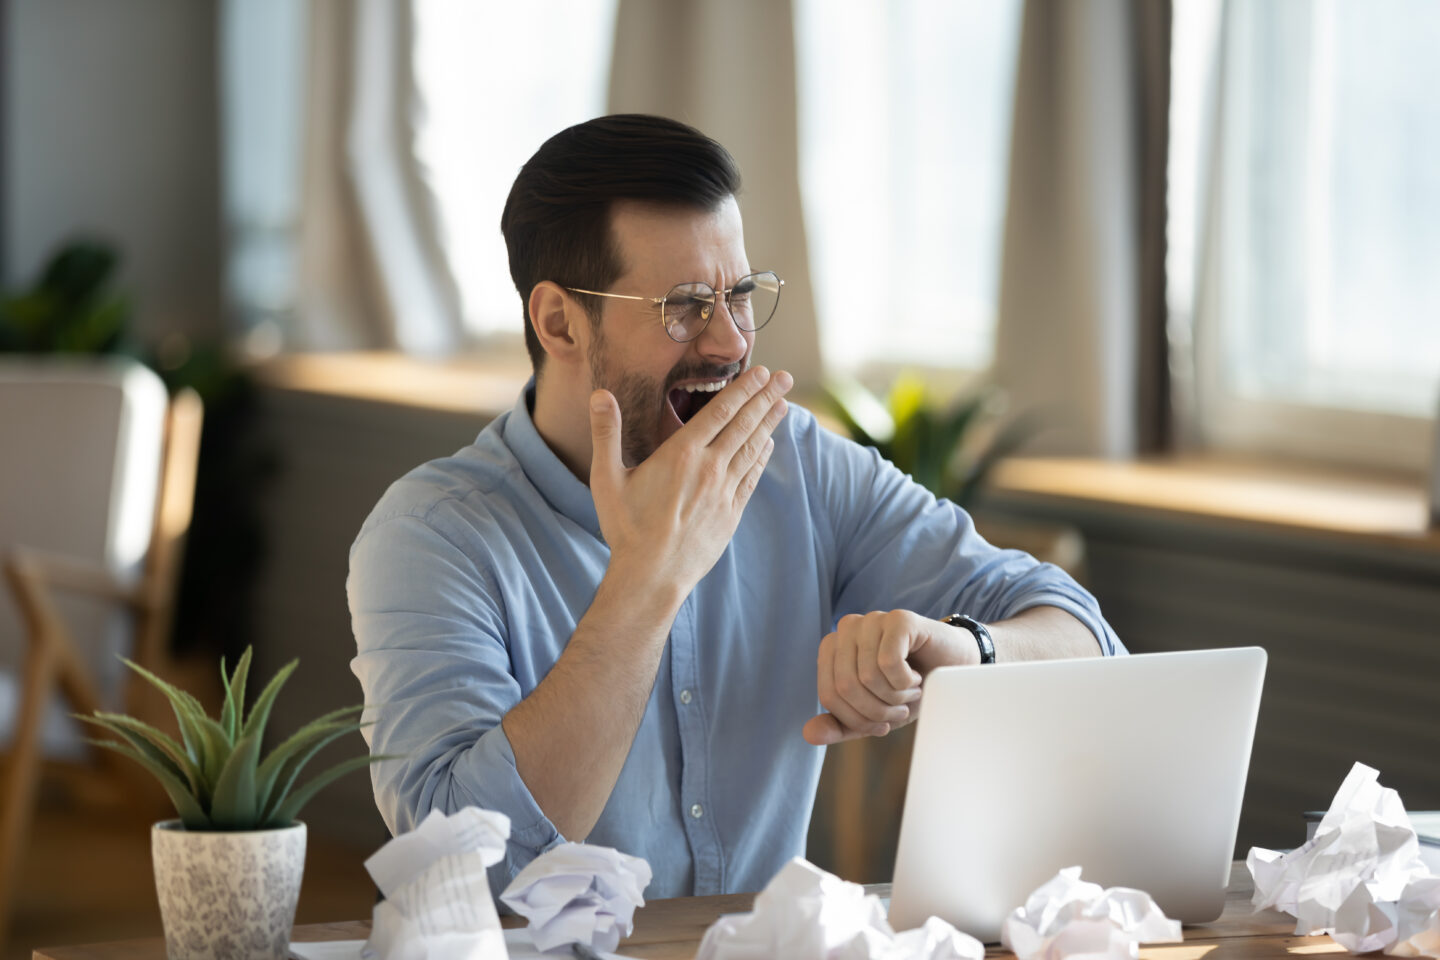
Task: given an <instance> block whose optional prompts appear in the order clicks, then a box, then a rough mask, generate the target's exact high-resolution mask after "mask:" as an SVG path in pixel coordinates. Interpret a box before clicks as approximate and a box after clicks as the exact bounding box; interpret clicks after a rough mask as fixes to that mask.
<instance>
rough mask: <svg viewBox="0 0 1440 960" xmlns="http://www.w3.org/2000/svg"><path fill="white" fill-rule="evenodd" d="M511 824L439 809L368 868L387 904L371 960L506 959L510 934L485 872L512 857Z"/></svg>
mask: <svg viewBox="0 0 1440 960" xmlns="http://www.w3.org/2000/svg"><path fill="white" fill-rule="evenodd" d="M509 836H510V819H509V818H508V817H506V816H505V815H504V814H503V813H496V812H495V811H493V810H481V809H479V808H478V807H466V808H464V809H462V810H459V811H456V812H455V813H454V814H452V815H450V816H446V815H445V814H443V813H441V812H440V811H439V810H432V811H431V812H430V815H429V816H427V817H426V818H425V819H424V820H423V821H421V823H420V825H419V826H417V827H416V828H415V829H414V830H412V831H410V832H409V833H404V834H401V835H400V836H398V837H395V838H394V839H393V840H391V841H390V842H389V843H387V844H385V846H383V847H381V848H380V849H379V850H378V851H376V852H375V853H374V854H373V855H372V856H371V857H370V858H369V859H368V860H366V861H365V868H366V869H367V870H368V871H369V872H370V876H371V877H372V878H373V879H374V880H375V885H376V886H377V887H379V888H380V891H381V892H382V893H383V894H384V895H385V899H384V900H382V901H381V902H380V903H377V904H376V905H375V911H374V914H373V919H372V921H371V926H370V939H369V940H368V941H367V942H366V944H365V946H364V948H363V949H362V950H361V954H360V955H361V956H362V957H364V958H366V960H505V958H506V957H507V956H508V954H507V951H506V948H505V934H504V931H503V930H501V929H500V918H499V916H498V915H497V914H496V912H495V902H494V899H493V898H492V896H491V893H490V881H489V879H488V877H487V876H486V868H487V867H489V866H490V865H492V864H495V863H498V862H499V861H500V859H501V857H503V856H504V855H505V843H506V841H507V840H508V838H509Z"/></svg>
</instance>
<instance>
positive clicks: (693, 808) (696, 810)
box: [690, 803, 705, 820]
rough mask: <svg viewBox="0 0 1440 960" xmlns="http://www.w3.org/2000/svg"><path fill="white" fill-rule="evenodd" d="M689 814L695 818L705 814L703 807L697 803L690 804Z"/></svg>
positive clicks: (697, 818)
mask: <svg viewBox="0 0 1440 960" xmlns="http://www.w3.org/2000/svg"><path fill="white" fill-rule="evenodd" d="M690 816H692V817H694V818H695V819H696V820H699V819H700V818H701V817H703V816H705V808H704V807H702V806H700V804H698V803H692V804H690Z"/></svg>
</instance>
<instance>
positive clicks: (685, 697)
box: [680, 687, 690, 703]
mask: <svg viewBox="0 0 1440 960" xmlns="http://www.w3.org/2000/svg"><path fill="white" fill-rule="evenodd" d="M680 702H681V703H689V702H690V688H689V687H686V688H685V689H684V690H681V691H680Z"/></svg>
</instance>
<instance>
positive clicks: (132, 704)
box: [0, 361, 202, 942]
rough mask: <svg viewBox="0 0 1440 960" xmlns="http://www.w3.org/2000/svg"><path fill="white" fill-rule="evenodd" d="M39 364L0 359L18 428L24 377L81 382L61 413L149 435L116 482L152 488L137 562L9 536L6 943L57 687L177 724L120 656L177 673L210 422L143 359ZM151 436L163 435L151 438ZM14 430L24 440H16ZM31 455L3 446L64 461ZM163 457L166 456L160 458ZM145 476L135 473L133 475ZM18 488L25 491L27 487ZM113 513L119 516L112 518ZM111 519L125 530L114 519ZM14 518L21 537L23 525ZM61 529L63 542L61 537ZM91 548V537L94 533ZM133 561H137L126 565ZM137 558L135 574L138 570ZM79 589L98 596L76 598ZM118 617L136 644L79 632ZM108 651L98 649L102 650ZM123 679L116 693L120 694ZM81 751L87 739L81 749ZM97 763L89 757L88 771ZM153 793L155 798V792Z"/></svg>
mask: <svg viewBox="0 0 1440 960" xmlns="http://www.w3.org/2000/svg"><path fill="white" fill-rule="evenodd" d="M28 362H29V363H32V364H35V365H36V368H35V369H30V370H28V371H26V370H25V368H23V367H19V366H17V364H16V363H15V362H14V361H9V362H7V363H6V364H5V365H3V366H0V396H3V397H4V398H5V401H6V404H7V405H8V409H5V408H0V419H3V418H6V417H9V418H11V425H12V426H14V425H15V420H14V418H16V417H39V416H42V411H40V410H37V409H34V408H31V409H22V408H17V406H16V398H17V397H20V396H25V395H27V387H26V386H25V384H21V385H19V386H17V384H16V382H15V381H16V380H17V379H18V380H20V381H25V382H26V383H31V384H35V383H38V384H42V385H43V389H39V388H37V389H35V391H34V393H35V396H36V397H37V398H44V399H41V400H39V402H42V403H43V402H47V401H52V402H53V398H55V397H57V396H59V397H69V396H70V395H71V391H73V393H74V394H78V395H80V396H81V398H80V399H79V400H77V401H76V402H75V404H74V406H73V409H71V408H70V404H69V403H68V401H63V402H61V403H59V404H53V403H52V405H54V406H60V407H64V408H66V409H62V410H60V411H59V413H58V416H60V417H61V418H63V417H65V416H71V415H73V416H75V417H77V418H86V417H91V416H96V417H98V419H99V421H100V422H101V423H102V424H106V423H112V424H118V425H119V429H120V430H121V431H122V432H123V431H127V430H128V431H129V432H130V434H131V436H130V438H129V439H130V440H132V441H135V440H137V438H138V443H137V445H138V446H139V447H140V449H139V451H138V452H135V454H134V456H133V457H131V456H127V454H126V452H125V451H123V450H121V451H120V452H119V454H118V455H117V458H116V466H115V469H114V470H113V471H112V477H113V480H114V483H115V484H116V485H117V486H119V485H122V484H126V483H128V484H129V485H130V487H131V489H130V491H129V492H130V493H132V494H133V493H136V491H135V489H134V487H135V486H136V485H137V484H138V486H139V487H140V488H141V490H140V492H139V496H138V497H137V499H138V500H139V510H140V511H142V512H143V516H136V515H131V516H128V517H126V518H124V522H126V523H128V524H129V526H130V528H131V533H130V535H129V540H130V543H128V544H127V550H128V552H129V553H130V554H133V556H132V557H130V558H129V559H128V564H127V558H126V557H120V558H118V560H119V562H118V563H117V562H116V560H117V558H116V557H115V550H113V549H111V548H113V547H114V543H113V542H111V543H109V546H108V547H107V549H105V550H103V551H101V554H102V555H101V556H97V555H96V551H95V550H93V549H91V550H89V551H80V552H81V553H85V552H88V553H89V555H88V556H85V555H75V554H67V553H62V552H58V551H57V550H55V549H54V546H53V543H54V540H53V539H52V540H51V541H50V542H47V543H45V544H44V546H43V547H42V546H36V545H31V544H24V543H16V542H13V541H12V542H10V543H3V542H0V552H3V553H4V556H3V563H4V572H5V578H6V581H7V583H8V586H9V588H10V592H11V595H12V597H13V599H14V601H15V612H16V613H17V614H18V621H19V623H20V624H21V632H22V634H23V637H24V642H23V647H22V661H21V667H20V671H19V674H20V685H19V687H20V689H19V708H18V710H17V711H16V715H15V723H14V725H13V730H14V735H13V737H12V738H11V741H10V750H9V756H8V758H7V762H6V764H5V770H4V779H3V782H0V804H3V806H0V942H4V940H5V935H6V932H7V927H8V921H9V915H10V908H11V904H12V902H13V897H14V893H15V891H16V883H17V880H18V876H17V869H18V867H19V863H20V860H21V855H22V853H23V852H24V843H25V839H26V836H27V834H28V830H29V827H30V824H31V821H32V818H33V815H34V811H35V805H36V802H37V798H38V790H39V786H40V778H41V774H42V767H45V766H46V761H47V760H48V759H49V758H48V757H47V754H48V753H53V752H55V748H53V746H52V745H51V744H49V743H47V740H53V739H54V737H47V719H49V717H48V716H47V715H51V714H54V713H55V712H56V711H55V710H54V708H53V706H52V704H53V702H54V700H55V695H56V693H57V692H58V693H59V695H60V697H61V699H62V701H63V705H64V706H65V707H66V708H68V711H71V712H75V713H90V712H92V711H94V710H96V709H100V708H107V709H114V708H116V707H121V708H123V709H124V710H125V711H126V712H128V713H131V714H132V715H135V716H137V717H140V718H143V719H146V720H147V721H149V722H152V723H158V725H161V726H169V725H170V721H169V720H168V719H167V718H166V717H165V715H164V707H165V705H164V703H163V698H162V697H161V696H160V694H159V693H158V691H155V690H153V688H151V687H150V686H149V685H148V684H146V683H144V682H143V681H142V680H141V679H140V678H139V677H136V676H134V675H133V674H131V672H130V671H124V673H123V674H122V673H117V671H116V667H117V666H118V665H117V664H115V663H113V660H114V657H115V656H116V654H118V653H121V652H123V653H127V654H128V656H129V657H130V658H131V659H133V660H135V661H136V662H137V663H140V664H141V665H142V666H145V667H146V668H147V669H150V670H152V671H154V672H156V673H160V674H165V673H167V672H169V671H168V670H167V666H166V665H167V662H168V648H169V635H170V628H171V622H172V617H173V611H174V600H175V591H176V585H177V582H178V576H179V570H180V561H181V555H182V548H183V543H184V538H185V534H186V532H187V530H188V529H189V525H190V516H191V507H192V504H193V500H194V490H195V473H196V465H197V461H198V458H199V447H200V427H201V420H202V407H201V403H200V398H199V397H198V395H196V394H195V393H194V392H193V391H189V390H186V391H181V392H180V393H178V394H177V395H176V396H175V397H173V398H170V399H169V400H166V399H165V396H164V387H163V385H160V384H159V380H158V378H157V377H155V375H154V374H153V373H152V372H150V371H148V370H146V369H144V368H143V367H139V365H138V364H135V365H133V366H127V365H125V364H119V365H117V364H105V363H102V364H93V365H75V364H59V365H53V364H46V363H44V362H40V361H28ZM136 368H138V370H137V369H136ZM137 383H138V384H139V385H140V388H139V390H138V393H139V395H141V396H143V397H144V401H143V402H138V403H134V404H132V406H134V407H135V408H136V409H133V410H128V411H127V410H119V411H112V414H114V413H118V416H113V419H110V420H107V419H106V418H105V415H104V410H105V407H106V404H107V403H109V402H120V403H122V404H123V403H127V402H129V401H128V399H127V400H124V401H122V400H120V399H119V396H120V395H119V394H118V393H115V388H116V387H117V386H120V385H122V384H123V385H124V386H126V387H127V388H128V387H133V385H135V384H137ZM97 385H98V386H97ZM157 386H159V390H160V394H159V397H158V399H157V397H156V395H155V388H156V387H157ZM7 388H8V389H7ZM106 390H110V391H111V392H112V393H114V394H115V395H114V396H112V397H111V398H110V400H108V401H107V400H104V399H101V396H102V395H104V393H105V391H106ZM47 409H48V408H47ZM137 421H138V423H137ZM21 427H22V429H18V430H11V431H8V434H9V439H10V441H11V442H17V443H19V445H22V446H23V445H25V443H24V438H25V437H26V435H27V432H26V429H23V428H25V427H28V428H29V431H30V433H31V434H33V433H34V432H35V430H36V428H37V427H36V424H35V423H34V422H31V423H29V424H22V425H21ZM76 428H77V429H76V433H77V435H81V436H83V435H84V433H85V429H84V428H81V427H80V426H79V425H78V424H77V425H76ZM98 429H100V430H101V431H102V432H103V431H104V430H105V429H106V428H105V427H104V426H103V425H102V426H101V427H99V428H98ZM150 433H158V434H159V435H158V436H147V434H150ZM4 436H6V432H0V437H4ZM15 436H19V437H20V438H21V440H20V441H15V440H14V437H15ZM38 445H39V446H42V447H46V448H47V452H48V453H50V454H54V453H55V451H56V450H57V449H60V448H63V447H66V445H65V444H61V445H59V447H57V445H56V443H55V441H54V438H53V437H49V438H48V439H47V438H43V437H42V438H41V442H40V443H39V444H38ZM125 445H126V441H125V440H124V439H122V440H120V441H119V443H118V446H119V447H122V448H123V447H124V446H125ZM69 446H70V448H69V449H62V450H61V452H60V453H59V454H58V456H49V457H47V456H41V457H38V458H37V460H38V461H44V460H46V459H49V460H52V461H54V460H56V459H58V460H59V461H61V466H68V467H69V469H71V470H75V469H82V470H83V469H86V468H77V467H76V463H77V462H78V461H77V460H76V459H75V458H77V457H79V458H83V457H84V456H85V451H84V450H83V449H82V450H76V449H74V448H73V446H74V445H69ZM105 449H109V448H108V447H106V448H105ZM22 456H23V454H22V453H21V452H20V451H16V450H5V449H0V472H3V471H14V470H26V469H30V470H44V469H55V468H56V464H55V463H53V462H52V463H50V464H45V463H43V462H25V461H22V460H21V457H22ZM156 457H158V463H157V462H155V460H154V459H153V458H156ZM11 458H14V459H11ZM97 459H100V460H103V459H104V457H103V456H97ZM6 460H10V463H9V465H8V466H5V465H3V464H4V461H6ZM137 461H138V462H137ZM101 469H102V470H103V469H104V468H103V467H101ZM137 477H138V478H139V479H138V480H136V479H135V478H137ZM48 480H49V482H50V483H53V484H56V485H60V486H62V487H63V485H64V483H65V477H63V476H52V477H49V478H48ZM30 482H31V483H32V486H31V487H30V488H29V489H31V490H34V489H35V488H34V487H33V478H32V480H31V481H30ZM21 486H22V488H23V484H22V485H21ZM147 494H148V495H147ZM38 499H42V500H49V501H50V503H51V508H52V509H53V508H54V503H55V500H56V498H55V497H54V496H50V495H49V491H47V492H46V495H44V496H40V497H39V498H38ZM62 499H63V491H62ZM0 509H3V510H5V511H25V510H27V509H30V507H29V505H27V504H25V503H16V502H8V503H3V504H0ZM13 516H15V515H13V514H12V517H13ZM52 519H53V524H54V526H55V528H57V529H58V528H62V527H64V526H65V525H66V518H65V517H61V516H56V517H54V518H52ZM114 519H115V518H114V517H111V521H113V520H114ZM45 522H46V518H44V517H41V518H32V520H31V523H30V529H32V530H42V531H43V532H42V533H41V534H40V535H39V536H38V537H37V538H38V539H42V540H43V539H45V534H46V533H49V532H50V531H49V530H48V528H45V527H44V526H43V525H44V524H45ZM110 525H111V527H112V528H113V527H114V524H113V522H111V524H110ZM137 526H139V529H140V531H141V533H140V534H138V535H137V534H135V533H134V528H136V527H137ZM11 527H12V532H13V527H14V525H13V524H12V525H11ZM147 528H148V529H147ZM113 532H114V531H113V529H112V530H111V532H110V534H107V535H106V537H105V539H107V540H109V541H113V540H114V536H113ZM147 533H148V536H144V542H143V543H141V542H139V540H138V539H137V536H142V535H144V534H147ZM56 536H57V537H58V539H61V540H63V539H64V537H63V536H59V535H58V534H57V535H56ZM91 543H92V545H93V543H94V539H93V536H92V538H91ZM137 548H138V549H137ZM137 558H138V563H137V562H136V560H137ZM127 565H128V567H129V568H130V569H126V567H127ZM137 566H138V570H136V569H134V568H135V567H137ZM77 598H89V599H88V600H87V601H85V602H83V603H81V604H80V605H79V606H77V605H76V600H77ZM96 601H100V602H101V603H99V604H97V603H96ZM87 605H88V609H87ZM97 608H98V609H101V610H108V611H109V613H110V614H111V615H112V616H111V617H106V616H103V615H102V616H95V615H94V613H95V611H96V609H97ZM114 615H118V617H119V620H120V624H121V626H122V627H124V626H128V628H129V629H128V630H123V629H122V630H121V631H120V632H121V633H122V634H126V633H128V636H129V638H130V642H129V643H128V644H125V643H123V642H122V643H119V644H116V643H114V642H113V641H111V640H110V639H109V638H108V637H102V639H101V641H100V642H98V643H97V642H96V641H95V640H94V639H93V638H85V637H82V636H81V634H80V633H79V632H78V631H79V630H81V629H88V630H92V631H93V630H94V629H96V628H97V626H98V628H99V629H100V630H101V632H102V633H105V632H107V626H108V627H109V628H111V629H110V630H109V631H108V632H109V633H111V634H113V633H114V632H115V630H114V629H113V628H114V627H115V625H116V624H115V622H114V619H113V616H114ZM107 621H108V623H107ZM127 646H128V650H127V649H126V647H127ZM97 651H98V652H99V654H100V656H99V657H98V658H97V655H96V654H97ZM97 661H98V662H97ZM107 673H108V675H109V676H111V677H113V678H115V679H117V680H118V681H119V683H118V684H117V683H116V682H115V681H114V680H112V681H111V682H110V683H109V684H106V683H105V682H104V681H103V678H104V677H105V676H106V675H107ZM117 686H118V687H119V689H118V690H117V689H115V688H116V687H117ZM107 687H108V688H109V689H108V690H107ZM107 694H108V695H107ZM52 725H53V724H52ZM80 746H81V747H83V744H81V745H80ZM47 747H51V749H47ZM60 752H61V753H63V754H66V755H68V756H69V757H70V758H71V759H73V758H75V755H76V754H77V753H78V754H79V755H80V756H81V757H84V758H87V759H91V760H92V761H95V760H98V761H99V764H98V767H99V768H98V771H97V773H98V774H99V775H101V776H102V777H103V778H104V779H107V780H109V781H110V782H111V783H115V782H117V781H119V782H121V783H125V784H135V783H137V776H138V775H137V771H136V770H132V769H131V765H129V764H127V763H126V762H125V761H124V760H123V759H121V758H118V757H114V756H113V755H111V754H109V753H108V752H102V753H103V755H102V756H101V757H99V758H91V757H89V754H91V753H93V752H94V751H91V750H89V749H88V748H85V749H81V750H77V749H74V748H72V749H69V750H65V749H63V748H61V750H60ZM95 766H96V764H95V763H93V762H92V763H91V767H92V768H94V767H95ZM140 782H143V781H140ZM144 795H146V796H149V795H150V794H149V792H148V791H147V792H146V793H145V794H144Z"/></svg>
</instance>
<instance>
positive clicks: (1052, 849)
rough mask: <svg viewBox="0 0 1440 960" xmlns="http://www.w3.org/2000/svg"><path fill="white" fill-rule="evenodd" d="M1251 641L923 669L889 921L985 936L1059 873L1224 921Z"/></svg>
mask: <svg viewBox="0 0 1440 960" xmlns="http://www.w3.org/2000/svg"><path fill="white" fill-rule="evenodd" d="M1265 661H1266V656H1265V651H1264V650H1262V649H1260V648H1259V647H1243V648H1238V649H1229V650H1200V651H1193V652H1183V653H1153V654H1138V655H1135V656H1129V657H1115V658H1110V659H1099V658H1096V659H1093V660H1051V661H1042V662H1034V663H1014V664H999V665H996V666H984V667H950V668H942V669H937V670H935V671H933V672H932V673H931V674H930V675H929V677H927V678H926V681H925V693H924V697H923V698H922V700H921V710H920V719H919V721H918V723H919V727H918V729H917V730H916V734H915V751H914V755H913V757H912V760H911V764H910V781H909V787H908V789H907V792H906V795H905V811H904V816H903V818H902V819H901V825H900V846H899V850H898V853H897V855H896V860H895V884H894V892H893V895H892V899H891V903H890V923H891V925H892V926H894V927H895V928H896V929H897V930H905V929H909V928H911V927H916V926H919V925H920V924H922V923H924V921H925V919H926V918H927V917H929V916H931V915H932V914H933V915H935V916H939V917H941V918H943V919H945V920H948V921H949V922H950V923H952V924H954V925H955V926H956V927H958V928H959V929H961V930H964V931H965V932H967V933H969V934H971V935H973V936H975V937H977V938H979V939H981V940H983V941H985V942H988V943H993V942H995V941H998V940H999V939H1000V925H1001V923H1002V922H1003V921H1004V919H1005V917H1006V916H1007V915H1008V914H1009V913H1010V912H1011V911H1012V910H1014V909H1015V908H1016V907H1018V906H1020V905H1022V904H1023V903H1024V902H1025V898H1026V897H1027V896H1029V894H1030V893H1031V892H1032V891H1033V890H1034V889H1035V888H1036V887H1038V886H1039V885H1040V884H1042V883H1044V882H1045V881H1046V880H1049V879H1050V878H1051V877H1052V876H1054V874H1055V873H1056V871H1058V870H1060V869H1061V868H1063V867H1068V866H1073V865H1079V866H1081V867H1083V868H1084V872H1083V873H1082V879H1085V880H1089V881H1092V882H1094V883H1098V884H1100V885H1101V886H1103V887H1112V886H1126V887H1136V888H1138V889H1141V890H1145V891H1147V892H1148V893H1150V894H1151V895H1152V896H1153V897H1154V898H1155V899H1156V901H1157V902H1158V903H1159V905H1160V907H1161V909H1163V910H1164V911H1165V913H1166V915H1167V916H1169V917H1171V918H1173V919H1179V920H1182V921H1185V922H1187V923H1203V922H1205V921H1209V920H1213V919H1215V918H1216V917H1218V916H1219V915H1220V911H1221V909H1222V908H1223V907H1224V903H1225V887H1226V883H1227V882H1228V880H1229V875H1230V861H1231V858H1232V857H1233V855H1234V847H1235V832H1236V829H1237V826H1238V823H1239V818H1240V802H1241V799H1242V797H1243V796H1244V793H1245V774H1246V771H1247V769H1248V768H1249V765H1250V745H1251V741H1252V740H1253V738H1254V734H1255V719H1256V715H1257V713H1258V712H1259V708H1260V688H1261V685H1262V683H1263V681H1264V677H1265Z"/></svg>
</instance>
